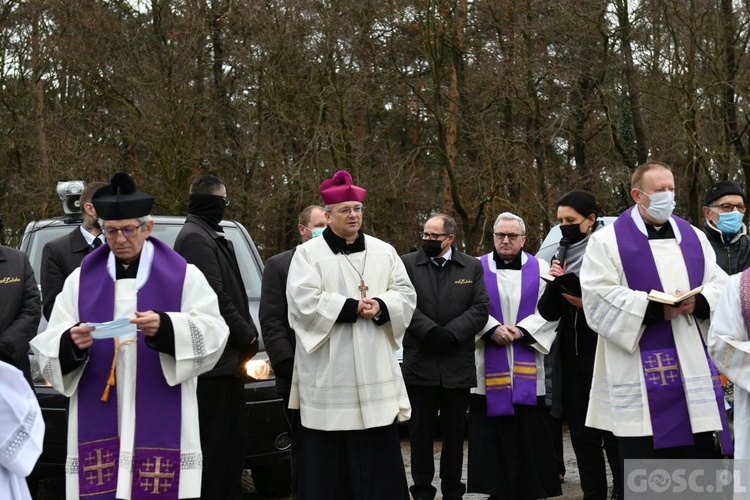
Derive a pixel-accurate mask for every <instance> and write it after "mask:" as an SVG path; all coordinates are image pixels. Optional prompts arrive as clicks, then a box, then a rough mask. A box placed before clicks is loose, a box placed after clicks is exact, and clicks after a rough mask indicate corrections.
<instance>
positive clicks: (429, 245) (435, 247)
mask: <svg viewBox="0 0 750 500" xmlns="http://www.w3.org/2000/svg"><path fill="white" fill-rule="evenodd" d="M442 244H443V242H442V241H438V240H422V251H423V252H424V253H426V254H427V256H428V257H429V258H431V259H432V258H434V257H437V256H438V255H440V252H442V251H443V248H442Z"/></svg>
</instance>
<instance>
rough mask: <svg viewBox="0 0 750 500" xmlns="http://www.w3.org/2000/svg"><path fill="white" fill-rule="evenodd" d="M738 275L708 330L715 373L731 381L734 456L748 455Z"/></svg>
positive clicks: (748, 345)
mask: <svg viewBox="0 0 750 500" xmlns="http://www.w3.org/2000/svg"><path fill="white" fill-rule="evenodd" d="M740 277H741V274H734V275H732V276H731V277H730V278H729V281H728V282H727V287H726V288H725V289H724V293H723V294H722V296H721V299H719V305H718V306H717V307H716V313H715V314H714V317H713V318H712V320H711V328H710V329H709V331H708V351H709V353H711V358H713V360H714V363H716V368H717V369H718V370H719V373H723V374H724V375H726V377H727V378H728V379H729V380H731V381H732V382H734V458H736V459H748V458H750V340H749V339H748V334H747V325H745V322H744V320H743V319H742V304H741V299H740Z"/></svg>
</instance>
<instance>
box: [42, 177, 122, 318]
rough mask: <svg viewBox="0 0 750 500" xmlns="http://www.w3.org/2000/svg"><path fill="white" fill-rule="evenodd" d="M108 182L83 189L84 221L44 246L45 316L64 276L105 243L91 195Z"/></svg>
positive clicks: (81, 198) (43, 292)
mask: <svg viewBox="0 0 750 500" xmlns="http://www.w3.org/2000/svg"><path fill="white" fill-rule="evenodd" d="M106 185H107V183H105V182H89V183H88V184H86V187H85V188H83V192H81V197H80V198H79V201H80V203H81V216H82V217H83V222H82V223H81V225H80V226H78V227H76V228H75V229H73V230H72V231H71V232H70V233H68V234H66V235H65V236H60V237H59V238H56V239H54V240H52V241H49V242H47V244H46V245H44V249H43V250H42V269H41V272H40V275H39V281H40V282H41V283H40V284H41V285H42V298H43V299H44V302H43V303H42V308H43V312H44V317H45V318H46V319H49V317H50V315H52V308H53V307H54V305H55V299H56V298H57V296H58V295H59V294H60V292H61V291H62V289H63V284H65V279H66V278H67V277H68V276H70V273H72V272H73V270H74V269H76V268H77V267H79V266H80V265H81V262H82V261H83V258H84V257H86V256H87V255H88V254H89V253H90V252H91V251H93V250H94V249H95V248H97V247H98V246H99V245H101V244H103V243H104V236H103V235H102V229H101V228H100V227H99V220H98V218H97V216H96V209H95V208H94V204H93V203H91V198H92V197H93V196H94V193H95V192H96V190H97V189H99V188H101V187H104V186H106Z"/></svg>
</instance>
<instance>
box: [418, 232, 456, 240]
mask: <svg viewBox="0 0 750 500" xmlns="http://www.w3.org/2000/svg"><path fill="white" fill-rule="evenodd" d="M417 234H419V237H420V238H422V239H423V240H438V239H440V238H445V237H446V236H450V235H449V234H448V233H423V232H421V231H420V232H419V233H417Z"/></svg>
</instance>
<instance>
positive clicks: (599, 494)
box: [562, 363, 622, 500]
mask: <svg viewBox="0 0 750 500" xmlns="http://www.w3.org/2000/svg"><path fill="white" fill-rule="evenodd" d="M566 368H567V369H564V371H563V384H562V392H563V404H564V409H563V415H564V417H565V420H566V421H567V422H568V428H569V429H570V441H571V443H572V444H573V451H574V452H575V455H576V462H577V463H578V472H579V473H580V475H581V490H583V498H584V500H608V499H609V485H608V484H607V469H606V465H605V463H604V455H605V454H606V456H607V461H608V462H609V467H610V469H611V470H612V484H613V486H614V488H615V490H617V489H618V488H619V486H620V484H621V483H622V474H621V473H620V472H621V471H620V467H619V463H620V462H619V460H618V449H617V438H616V437H615V435H614V434H612V433H611V432H608V431H603V430H599V429H593V428H591V427H586V413H587V412H588V408H589V392H591V377H590V376H588V374H587V373H586V372H585V369H583V368H582V367H580V366H576V365H573V364H572V363H569V364H568V366H567V367H566ZM620 498H622V497H620Z"/></svg>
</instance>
